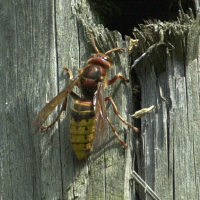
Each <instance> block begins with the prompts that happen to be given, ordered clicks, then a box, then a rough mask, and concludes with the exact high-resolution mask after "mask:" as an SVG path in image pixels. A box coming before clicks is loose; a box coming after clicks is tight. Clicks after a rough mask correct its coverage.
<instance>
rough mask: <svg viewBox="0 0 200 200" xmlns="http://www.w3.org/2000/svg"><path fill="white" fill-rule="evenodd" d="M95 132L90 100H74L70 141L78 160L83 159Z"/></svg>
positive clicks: (92, 108) (90, 146) (90, 145)
mask: <svg viewBox="0 0 200 200" xmlns="http://www.w3.org/2000/svg"><path fill="white" fill-rule="evenodd" d="M94 132H95V114H94V107H93V102H92V101H86V100H76V101H75V102H74V105H73V107H72V111H71V120H70V133H71V142H72V146H73V149H74V151H75V154H76V156H77V158H78V159H79V161H80V162H81V161H83V160H84V159H85V157H86V155H87V153H88V152H89V151H90V149H91V148H92V141H93V138H94Z"/></svg>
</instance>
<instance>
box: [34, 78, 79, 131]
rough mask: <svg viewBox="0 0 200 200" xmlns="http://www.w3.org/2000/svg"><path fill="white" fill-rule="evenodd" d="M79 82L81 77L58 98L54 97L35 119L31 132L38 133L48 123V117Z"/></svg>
mask: <svg viewBox="0 0 200 200" xmlns="http://www.w3.org/2000/svg"><path fill="white" fill-rule="evenodd" d="M78 81H79V77H77V78H76V79H74V81H72V82H71V83H70V84H69V85H68V86H67V87H66V88H65V89H64V90H62V91H61V92H60V93H59V94H58V95H57V96H56V97H54V98H53V99H52V100H51V101H50V102H49V103H48V104H47V105H46V106H45V107H44V108H43V109H42V110H41V111H40V113H39V114H38V115H37V116H36V117H35V119H34V121H33V123H32V125H31V132H32V133H36V132H37V131H38V130H39V129H40V128H41V126H42V124H43V123H44V122H45V121H46V119H47V117H48V116H49V115H50V114H51V113H52V111H53V110H54V109H55V107H56V106H57V105H58V104H59V103H60V102H61V101H63V100H64V98H66V97H67V95H68V94H69V93H70V92H71V91H72V89H73V88H74V86H75V85H76V84H77V82H78Z"/></svg>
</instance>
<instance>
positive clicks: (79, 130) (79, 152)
mask: <svg viewBox="0 0 200 200" xmlns="http://www.w3.org/2000/svg"><path fill="white" fill-rule="evenodd" d="M89 35H90V36H91V40H92V44H93V47H94V49H95V51H96V53H95V54H92V55H91V58H90V59H89V60H88V61H87V63H86V66H85V67H83V68H82V69H79V76H78V77H77V78H75V79H73V75H72V72H71V71H70V70H69V69H68V68H66V67H64V69H65V70H66V71H67V72H68V73H69V75H70V80H71V82H70V84H69V85H68V86H67V87H66V88H65V89H64V90H63V91H61V92H60V93H59V94H58V95H57V96H56V97H55V98H54V99H52V100H51V101H50V102H49V103H48V104H47V105H46V106H45V107H44V108H43V109H42V110H41V112H40V113H39V114H38V115H37V116H36V118H35V119H34V121H33V123H32V132H34V133H35V132H37V131H38V130H39V129H40V128H41V129H42V130H46V129H49V128H50V127H51V126H53V125H54V124H55V123H56V121H58V119H59V117H60V115H61V113H62V111H64V110H66V106H67V97H68V94H69V95H70V96H71V97H72V98H73V99H74V105H73V107H72V111H71V120H70V132H71V142H72V146H73V149H74V151H75V154H76V156H77V158H78V159H79V161H83V160H84V159H85V157H86V155H87V153H88V152H89V151H90V149H91V147H92V145H93V146H94V147H98V146H100V145H101V144H102V143H103V140H104V136H105V131H106V121H108V123H109V125H110V126H111V128H112V130H113V132H114V134H115V135H116V137H117V139H118V140H119V142H120V143H121V145H122V146H124V147H126V144H125V143H124V142H123V141H122V140H121V138H120V137H119V135H118V134H117V132H116V130H115V128H114V127H113V125H112V123H111V121H110V119H109V118H108V116H107V112H106V108H105V101H110V102H111V104H112V106H113V109H114V112H115V114H116V115H117V116H118V117H119V119H120V120H121V121H122V122H123V123H125V124H126V125H128V126H129V127H130V128H132V129H134V130H135V131H138V129H137V128H136V127H134V126H133V125H131V124H130V123H128V122H126V121H125V120H124V119H123V118H122V117H121V116H120V115H119V113H118V110H117V107H116V106H115V103H114V101H113V100H112V98H111V97H106V98H104V95H103V90H104V88H105V87H106V86H107V85H111V84H113V83H114V82H115V81H116V80H117V79H118V78H120V79H121V80H123V81H124V82H126V83H127V82H129V80H128V79H126V78H125V77H124V76H122V75H121V74H117V75H115V76H114V77H113V78H112V79H110V80H107V71H108V70H109V69H110V68H111V62H112V61H111V59H110V57H109V56H108V54H109V53H111V52H114V51H119V50H124V49H122V48H119V47H116V48H114V49H111V50H109V51H107V52H106V53H100V52H99V50H98V49H97V47H96V45H95V41H94V37H93V35H92V34H89ZM75 86H77V87H79V88H80V91H81V93H82V97H79V96H78V95H77V94H75V93H74V92H73V91H72V90H73V88H74V87H75ZM62 101H63V105H62V108H61V110H60V112H59V114H58V116H57V118H56V119H55V120H54V122H53V123H52V124H50V125H49V126H44V127H42V125H43V123H44V122H45V121H46V119H47V117H48V116H49V115H50V114H51V112H52V111H53V110H54V109H55V107H56V106H57V105H58V104H59V103H60V102H62Z"/></svg>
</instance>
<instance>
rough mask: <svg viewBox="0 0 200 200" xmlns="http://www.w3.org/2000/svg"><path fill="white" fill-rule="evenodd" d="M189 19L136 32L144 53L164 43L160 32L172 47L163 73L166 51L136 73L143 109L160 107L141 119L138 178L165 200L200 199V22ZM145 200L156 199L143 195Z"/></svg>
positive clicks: (151, 57) (156, 25)
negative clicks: (161, 61) (161, 65)
mask: <svg viewBox="0 0 200 200" xmlns="http://www.w3.org/2000/svg"><path fill="white" fill-rule="evenodd" d="M188 19H189V17H188V16H185V15H184V14H183V18H181V19H180V22H178V23H172V24H170V23H167V22H166V23H162V22H157V23H154V24H148V25H147V26H146V27H145V26H142V27H141V28H142V30H141V32H140V33H138V32H137V30H136V35H137V36H138V38H139V41H140V42H141V45H142V47H143V49H144V52H145V49H147V48H148V47H149V46H150V45H152V44H153V43H158V42H159V40H160V39H161V37H160V35H159V33H160V32H159V31H158V30H162V32H163V33H164V35H163V36H164V37H163V39H164V40H163V42H165V44H170V46H171V47H173V48H172V49H171V50H170V56H169V57H168V58H167V60H166V62H165V67H164V68H163V69H164V70H161V71H159V73H158V70H157V68H158V67H159V62H157V60H158V59H157V58H155V57H157V55H158V54H160V55H159V56H161V57H162V56H163V57H165V56H166V54H165V53H166V52H164V51H163V49H158V48H155V49H154V50H155V51H152V52H151V53H150V54H149V57H145V58H144V59H143V60H142V61H141V62H140V65H138V66H137V67H136V71H137V74H138V77H139V78H140V83H141V91H142V94H141V95H142V97H141V99H142V108H143V107H148V106H150V105H152V104H154V105H156V110H155V112H152V113H150V114H149V115H146V116H145V117H144V118H143V119H142V128H141V130H142V134H143V137H144V147H143V148H144V168H143V169H141V170H139V173H140V174H141V175H142V177H143V178H144V180H145V181H146V182H147V184H148V185H150V186H151V188H152V189H154V190H155V192H156V193H157V194H158V196H159V197H160V198H161V199H173V198H174V199H199V196H198V194H199V188H198V187H196V183H197V182H198V180H199V175H198V173H196V172H197V170H196V166H197V165H199V159H198V155H197V153H196V152H198V151H199V147H198V146H197V145H196V144H197V143H199V139H198V138H197V136H196V135H198V129H199V114H200V113H199V87H198V85H199V81H198V80H199V69H198V68H199V66H198V58H199V26H198V25H197V24H198V23H199V18H197V20H196V21H195V20H188ZM154 28H155V29H154ZM152 30H153V31H152ZM157 36H158V37H157ZM144 39H146V41H145V40H144ZM167 46H168V45H167ZM170 46H168V48H170ZM160 50H161V51H160ZM149 61H152V62H149ZM194 149H195V150H194ZM141 159H142V158H141ZM141 165H142V164H141ZM140 196H141V198H142V199H151V198H150V197H148V195H147V196H146V197H145V196H144V195H143V190H142V189H141V190H140Z"/></svg>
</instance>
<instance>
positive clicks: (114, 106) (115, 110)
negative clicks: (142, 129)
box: [105, 97, 139, 132]
mask: <svg viewBox="0 0 200 200" xmlns="http://www.w3.org/2000/svg"><path fill="white" fill-rule="evenodd" d="M105 101H110V102H111V104H112V106H113V110H114V112H115V114H116V115H117V116H118V117H119V119H120V120H121V121H122V122H123V123H124V124H126V125H127V126H129V127H130V128H132V129H133V130H134V131H136V132H138V131H139V130H138V128H136V127H135V126H133V125H132V124H130V123H128V122H127V121H126V120H125V119H124V118H122V116H121V115H119V112H118V110H117V106H116V105H115V103H114V101H113V99H112V97H106V98H105Z"/></svg>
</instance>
